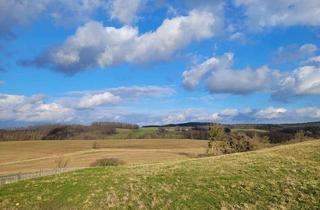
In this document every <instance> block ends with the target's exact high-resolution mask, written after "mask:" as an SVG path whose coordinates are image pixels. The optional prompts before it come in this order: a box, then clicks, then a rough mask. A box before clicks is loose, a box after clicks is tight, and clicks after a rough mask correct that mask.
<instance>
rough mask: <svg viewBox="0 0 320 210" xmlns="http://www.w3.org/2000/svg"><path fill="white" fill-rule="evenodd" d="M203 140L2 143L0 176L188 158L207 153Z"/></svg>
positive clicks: (0, 147) (205, 143) (205, 142)
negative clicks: (110, 161)
mask: <svg viewBox="0 0 320 210" xmlns="http://www.w3.org/2000/svg"><path fill="white" fill-rule="evenodd" d="M206 146H207V141H202V140H184V139H181V140H170V139H169V140H167V139H161V140H160V139H159V140H157V139H152V140H151V139H145V140H94V141H89V140H71V141H70V140H63V141H12V142H0V174H2V175H4V174H12V173H18V172H30V171H38V170H45V169H52V168H57V167H58V166H57V160H58V159H59V158H61V157H63V158H64V159H65V160H66V161H67V162H68V164H67V166H66V167H87V166H89V165H90V164H91V163H93V162H94V161H96V160H97V159H100V158H118V159H120V160H123V161H124V162H125V163H126V164H138V163H139V164H140V163H151V162H159V161H163V160H175V159H185V158H190V157H192V156H197V155H198V154H203V153H205V151H206Z"/></svg>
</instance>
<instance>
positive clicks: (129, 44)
mask: <svg viewBox="0 0 320 210" xmlns="http://www.w3.org/2000/svg"><path fill="white" fill-rule="evenodd" d="M219 21H220V20H219V18H218V17H216V16H215V15H214V14H212V13H210V12H207V11H200V10H192V11H190V12H189V14H188V15H187V16H178V17H175V18H172V19H165V20H164V21H163V23H162V24H161V25H160V26H159V27H158V28H157V29H156V30H155V31H153V32H147V33H144V34H141V35H139V32H138V29H137V28H135V27H132V26H123V27H121V28H115V27H104V26H103V25H102V23H100V22H96V21H91V22H88V23H87V24H85V25H83V26H81V27H79V28H78V29H77V31H76V33H75V34H74V35H72V36H70V37H69V38H68V39H67V40H66V41H65V42H64V43H63V44H62V45H60V46H57V47H55V48H53V49H50V50H48V51H47V52H46V53H44V54H42V55H40V56H39V57H38V58H36V59H34V60H32V61H25V62H22V63H23V64H25V65H37V66H40V67H50V68H53V69H55V70H58V71H62V72H64V73H67V74H74V73H76V72H78V71H81V70H85V69H90V68H94V67H101V68H103V67H110V66H112V65H116V64H120V63H139V64H140V63H149V62H154V61H161V60H165V59H168V58H169V57H170V56H172V54H173V53H174V52H175V51H177V50H179V49H182V48H183V47H185V46H187V45H188V44H190V43H191V42H193V41H200V40H203V39H207V38H210V37H212V36H214V35H215V34H216V33H217V31H218V27H220V23H219Z"/></svg>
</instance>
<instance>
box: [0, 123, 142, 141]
mask: <svg viewBox="0 0 320 210" xmlns="http://www.w3.org/2000/svg"><path fill="white" fill-rule="evenodd" d="M117 128H127V129H138V128H139V126H138V125H133V124H127V123H109V122H106V123H105V122H103V123H93V124H91V125H59V124H57V125H43V126H32V127H27V128H18V129H2V130H0V140H2V141H11V140H64V139H105V138H107V137H108V136H109V135H112V134H116V133H117V130H116V129H117Z"/></svg>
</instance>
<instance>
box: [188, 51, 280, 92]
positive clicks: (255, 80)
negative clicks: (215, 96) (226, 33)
mask: <svg viewBox="0 0 320 210" xmlns="http://www.w3.org/2000/svg"><path fill="white" fill-rule="evenodd" d="M232 64H233V54H232V53H226V54H224V55H223V56H221V57H217V58H216V57H212V58H209V59H208V60H206V61H204V62H203V63H201V64H200V65H198V66H196V67H194V68H192V69H190V70H188V71H185V72H183V84H184V86H185V87H187V88H188V89H193V88H195V87H196V85H197V84H198V83H199V81H201V80H202V79H204V80H205V83H206V87H207V89H208V90H209V91H210V92H211V93H231V94H248V93H252V92H255V91H259V90H264V89H267V88H270V86H271V83H272V80H275V79H277V77H278V72H277V71H272V70H270V69H269V68H268V67H266V66H263V67H261V68H258V69H256V70H252V69H250V68H247V69H243V70H234V69H232Z"/></svg>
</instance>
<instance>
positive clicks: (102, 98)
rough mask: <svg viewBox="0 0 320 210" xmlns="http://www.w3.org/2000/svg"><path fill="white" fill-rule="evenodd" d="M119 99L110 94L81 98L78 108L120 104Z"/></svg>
mask: <svg viewBox="0 0 320 210" xmlns="http://www.w3.org/2000/svg"><path fill="white" fill-rule="evenodd" d="M120 99H121V98H120V97H119V96H115V95H113V94H112V93H110V92H104V93H100V94H93V95H86V96H83V97H82V98H81V99H80V101H79V105H78V107H79V108H86V109H87V108H94V107H96V106H100V105H106V104H116V103H118V102H120Z"/></svg>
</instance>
